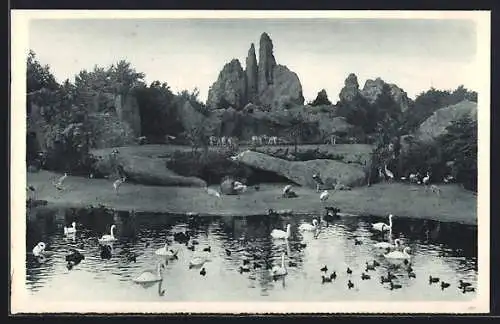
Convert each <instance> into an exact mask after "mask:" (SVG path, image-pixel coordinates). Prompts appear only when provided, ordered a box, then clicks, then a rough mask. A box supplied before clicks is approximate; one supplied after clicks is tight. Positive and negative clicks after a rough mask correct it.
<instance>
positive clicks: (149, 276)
mask: <svg viewBox="0 0 500 324" xmlns="http://www.w3.org/2000/svg"><path fill="white" fill-rule="evenodd" d="M164 268H165V265H164V264H163V263H161V262H160V263H158V265H157V267H156V274H155V273H154V270H145V271H144V272H142V273H141V274H140V275H139V276H138V277H136V278H135V279H133V280H134V282H135V283H152V282H158V281H162V276H161V270H162V269H164Z"/></svg>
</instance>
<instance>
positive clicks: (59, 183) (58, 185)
mask: <svg viewBox="0 0 500 324" xmlns="http://www.w3.org/2000/svg"><path fill="white" fill-rule="evenodd" d="M67 177H68V173H66V172H64V175H63V176H62V177H60V178H59V179H57V181H54V182H53V185H54V187H56V189H57V190H63V189H64V187H63V182H64V180H66V178H67Z"/></svg>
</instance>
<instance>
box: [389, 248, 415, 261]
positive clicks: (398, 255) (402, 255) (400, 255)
mask: <svg viewBox="0 0 500 324" xmlns="http://www.w3.org/2000/svg"><path fill="white" fill-rule="evenodd" d="M409 252H410V248H409V247H408V246H407V247H405V248H404V249H403V252H401V251H392V252H389V253H387V254H384V257H386V258H387V259H409V258H411V255H410V254H409Z"/></svg>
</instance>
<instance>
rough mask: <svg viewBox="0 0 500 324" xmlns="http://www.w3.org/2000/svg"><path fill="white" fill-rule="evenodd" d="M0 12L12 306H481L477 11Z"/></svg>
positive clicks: (485, 24) (482, 148) (485, 49)
mask: <svg viewBox="0 0 500 324" xmlns="http://www.w3.org/2000/svg"><path fill="white" fill-rule="evenodd" d="M11 17H12V31H11V33H12V34H11V45H12V47H11V74H12V83H11V85H12V90H11V93H12V95H11V106H10V111H11V161H10V163H11V172H12V173H11V179H12V181H11V194H12V196H11V206H12V213H11V215H10V220H11V228H10V231H11V247H10V248H11V273H10V278H11V289H12V295H11V298H12V309H11V312H13V313H15V312H22V313H31V312H36V313H43V312H54V313H57V312H85V311H96V312H103V313H108V312H109V313H119V312H138V313H141V312H160V313H162V312H167V313H168V312H190V313H193V312H194V313H196V312H210V313H235V312H250V313H259V312H266V313H296V312H300V313H309V312H311V313H336V312H343V313H346V312H347V313H357V312H364V313H367V312H368V313H370V312H372V313H381V312H382V313H405V312H412V313H413V312H418V313H467V312H469V313H486V312H488V311H489V276H490V274H489V141H490V139H489V136H490V135H489V124H490V117H489V114H490V99H489V97H490V66H489V64H490V63H489V62H490V15H489V12H486V11H455V12H452V11H441V12H434V11H428V12H424V11H418V12H412V11H406V12H403V11H392V12H386V11H346V12H341V11H325V12H316V11H313V12H300V11H288V12H287V11H267V12H262V11H255V12H253V11H216V10H215V11H149V12H144V11H119V10H117V11H78V10H75V11H56V10H53V11H51V10H43V11H36V10H35V11H23V10H13V11H12V12H11ZM478 157H479V159H478ZM23 214H25V217H24V216H23Z"/></svg>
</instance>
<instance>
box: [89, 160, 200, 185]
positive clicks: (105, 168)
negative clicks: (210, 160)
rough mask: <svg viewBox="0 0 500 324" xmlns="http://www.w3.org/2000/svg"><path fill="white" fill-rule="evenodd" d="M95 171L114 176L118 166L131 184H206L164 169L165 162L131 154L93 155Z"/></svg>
mask: <svg viewBox="0 0 500 324" xmlns="http://www.w3.org/2000/svg"><path fill="white" fill-rule="evenodd" d="M94 156H95V157H96V158H97V162H96V163H95V164H94V168H95V171H97V172H98V173H99V174H102V175H105V176H106V175H116V169H117V167H118V166H121V167H122V168H123V171H124V172H125V174H126V175H127V177H128V180H129V181H131V182H135V183H139V184H144V185H156V186H185V187H205V186H206V182H205V181H203V180H201V179H199V178H195V177H183V176H180V175H178V174H176V173H175V172H173V171H171V170H169V169H167V168H166V164H165V160H164V159H159V158H148V157H143V156H137V155H131V154H120V153H118V154H106V155H95V154H94Z"/></svg>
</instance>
